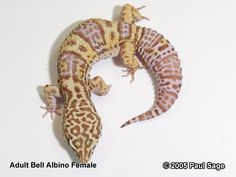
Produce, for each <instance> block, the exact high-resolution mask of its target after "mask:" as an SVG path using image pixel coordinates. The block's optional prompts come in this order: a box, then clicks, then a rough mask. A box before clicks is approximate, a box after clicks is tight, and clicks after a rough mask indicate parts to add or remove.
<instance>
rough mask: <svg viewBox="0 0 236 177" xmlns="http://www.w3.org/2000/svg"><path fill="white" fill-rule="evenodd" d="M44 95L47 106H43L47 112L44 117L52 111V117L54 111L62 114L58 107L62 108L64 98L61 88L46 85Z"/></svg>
mask: <svg viewBox="0 0 236 177" xmlns="http://www.w3.org/2000/svg"><path fill="white" fill-rule="evenodd" d="M44 97H45V101H46V106H45V107H43V106H41V108H42V109H46V112H45V113H44V114H43V117H45V116H46V115H47V114H48V113H50V116H51V118H53V113H55V114H57V115H61V113H59V112H58V109H60V108H61V105H62V100H63V98H62V96H61V93H60V89H59V88H58V87H57V86H54V85H45V86H44Z"/></svg>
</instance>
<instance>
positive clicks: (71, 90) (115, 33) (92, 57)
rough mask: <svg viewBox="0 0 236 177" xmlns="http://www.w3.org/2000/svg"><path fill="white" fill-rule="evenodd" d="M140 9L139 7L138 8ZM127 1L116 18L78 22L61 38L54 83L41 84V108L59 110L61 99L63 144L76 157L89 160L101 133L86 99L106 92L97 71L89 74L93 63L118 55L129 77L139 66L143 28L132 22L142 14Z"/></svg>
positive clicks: (89, 99)
mask: <svg viewBox="0 0 236 177" xmlns="http://www.w3.org/2000/svg"><path fill="white" fill-rule="evenodd" d="M141 8H142V7H141ZM141 8H134V7H133V6H132V5H129V4H126V5H124V6H123V8H122V11H121V16H120V20H119V21H117V22H110V21H108V20H104V19H89V20H87V21H84V22H82V23H80V24H79V25H78V27H76V28H75V29H74V30H73V31H72V32H71V33H70V34H69V35H68V36H67V37H66V39H65V41H64V42H63V44H62V46H61V50H60V54H59V57H58V75H59V79H58V84H59V87H57V86H54V85H46V86H45V87H44V94H45V101H46V107H44V109H46V111H47V112H46V113H48V112H49V113H50V114H51V117H53V114H54V113H56V114H60V113H59V112H58V109H59V108H60V107H61V104H60V103H62V102H64V112H63V124H62V125H63V129H64V133H65V136H66V139H67V141H68V144H69V145H70V146H71V148H72V149H73V150H74V151H75V152H76V154H77V156H78V158H79V161H80V162H81V163H86V162H88V161H89V160H90V158H91V156H92V154H93V150H94V148H95V147H96V144H97V142H98V139H99V137H100V135H101V129H102V126H101V121H100V117H99V115H98V114H97V112H96V109H95V107H94V105H93V103H92V101H91V97H90V96H91V92H94V93H96V94H97V95H106V94H107V93H108V92H109V89H110V85H107V84H106V83H105V82H104V80H103V79H102V78H101V77H100V76H96V77H95V78H93V79H90V78H89V71H90V69H91V67H92V65H93V64H94V63H95V62H97V61H99V60H101V59H106V58H110V57H114V56H117V55H118V54H120V58H121V59H122V61H123V63H124V64H125V65H126V66H127V72H128V74H131V76H132V80H133V78H134V73H135V71H136V70H137V69H139V68H141V67H140V65H139V62H138V59H137V58H136V56H135V48H136V45H137V43H138V41H139V39H140V36H141V32H142V27H138V26H136V25H135V22H138V21H140V20H142V19H147V18H146V17H143V16H142V15H141V14H140V13H139V10H140V9H141Z"/></svg>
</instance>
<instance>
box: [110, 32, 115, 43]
mask: <svg viewBox="0 0 236 177" xmlns="http://www.w3.org/2000/svg"><path fill="white" fill-rule="evenodd" d="M110 37H111V40H112V41H113V40H114V38H115V33H114V32H111V34H110Z"/></svg>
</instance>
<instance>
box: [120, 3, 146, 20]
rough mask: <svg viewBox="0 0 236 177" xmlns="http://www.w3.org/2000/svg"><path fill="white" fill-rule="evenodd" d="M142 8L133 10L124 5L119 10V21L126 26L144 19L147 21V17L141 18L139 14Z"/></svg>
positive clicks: (128, 5)
mask: <svg viewBox="0 0 236 177" xmlns="http://www.w3.org/2000/svg"><path fill="white" fill-rule="evenodd" d="M144 7H145V6H141V7H138V8H135V7H134V6H132V5H130V4H125V5H124V6H123V8H122V10H121V21H123V22H125V23H128V24H134V23H136V22H139V21H141V20H144V19H145V20H149V19H148V18H147V17H145V16H142V14H141V13H140V12H139V11H140V10H141V9H143V8H144Z"/></svg>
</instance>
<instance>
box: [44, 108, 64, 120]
mask: <svg viewBox="0 0 236 177" xmlns="http://www.w3.org/2000/svg"><path fill="white" fill-rule="evenodd" d="M40 108H42V109H45V110H46V112H45V113H44V114H43V116H42V117H43V118H44V117H45V116H46V115H47V114H48V113H50V117H51V119H54V116H53V114H54V113H55V114H56V115H59V116H61V115H62V114H61V113H59V112H58V109H60V108H61V107H60V106H58V107H56V108H52V107H51V106H49V105H47V106H40Z"/></svg>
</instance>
